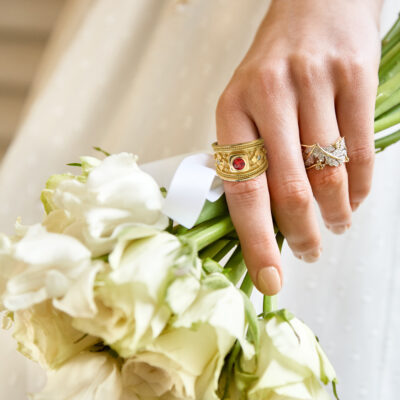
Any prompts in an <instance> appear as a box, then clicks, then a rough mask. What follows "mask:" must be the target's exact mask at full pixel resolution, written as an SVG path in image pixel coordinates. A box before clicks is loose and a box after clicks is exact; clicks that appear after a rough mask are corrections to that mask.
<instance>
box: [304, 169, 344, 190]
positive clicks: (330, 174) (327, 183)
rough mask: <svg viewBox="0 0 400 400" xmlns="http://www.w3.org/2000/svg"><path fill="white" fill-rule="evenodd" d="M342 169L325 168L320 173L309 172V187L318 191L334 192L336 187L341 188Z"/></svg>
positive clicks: (342, 179)
mask: <svg viewBox="0 0 400 400" xmlns="http://www.w3.org/2000/svg"><path fill="white" fill-rule="evenodd" d="M343 168H344V166H343V165H342V166H340V167H326V168H324V169H323V170H320V171H310V172H311V174H312V176H310V181H311V185H312V186H313V187H314V188H317V189H318V190H324V191H327V190H330V191H333V190H336V189H337V187H339V186H341V185H342V184H343V182H344V177H343Z"/></svg>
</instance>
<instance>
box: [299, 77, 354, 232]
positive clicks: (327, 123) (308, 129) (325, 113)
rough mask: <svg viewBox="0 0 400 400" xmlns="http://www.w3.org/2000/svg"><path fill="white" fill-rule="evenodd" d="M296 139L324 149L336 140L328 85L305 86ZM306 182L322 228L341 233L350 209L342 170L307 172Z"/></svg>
mask: <svg viewBox="0 0 400 400" xmlns="http://www.w3.org/2000/svg"><path fill="white" fill-rule="evenodd" d="M299 125H300V137H301V141H302V143H303V144H307V145H312V144H314V143H319V144H320V145H321V146H328V145H331V144H333V143H335V142H336V140H337V139H338V138H339V137H340V132H339V127H338V124H337V120H336V112H335V102H334V93H333V90H332V89H331V88H330V87H329V86H328V85H322V84H321V85H318V87H316V86H309V87H308V88H307V89H306V90H303V91H302V93H301V101H300V104H299ZM307 172H308V179H309V181H310V183H311V187H312V190H313V193H314V197H315V199H316V200H317V202H318V205H319V207H320V210H321V215H322V217H323V219H324V221H325V224H326V226H327V227H328V228H329V229H330V230H331V231H332V232H334V233H338V234H339V233H343V232H345V231H346V230H347V229H348V228H349V227H350V226H351V207H350V201H349V192H348V180H347V172H346V167H345V166H344V165H341V166H339V167H330V166H326V167H325V168H323V169H320V170H317V169H315V168H311V169H308V170H307Z"/></svg>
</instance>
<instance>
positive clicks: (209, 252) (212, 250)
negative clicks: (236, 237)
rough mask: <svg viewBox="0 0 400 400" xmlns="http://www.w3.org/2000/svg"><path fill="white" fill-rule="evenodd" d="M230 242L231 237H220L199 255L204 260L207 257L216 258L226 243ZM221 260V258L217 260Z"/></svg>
mask: <svg viewBox="0 0 400 400" xmlns="http://www.w3.org/2000/svg"><path fill="white" fill-rule="evenodd" d="M229 243H230V240H229V239H219V240H217V241H216V242H214V243H212V244H210V245H209V246H207V247H206V248H205V249H203V250H202V251H201V252H200V253H199V257H200V258H201V259H202V260H204V259H206V258H208V257H209V258H214V257H215V256H216V255H217V254H218V253H219V252H220V251H221V250H223V249H224V247H225V246H226V245H228V244H229ZM216 261H219V260H216Z"/></svg>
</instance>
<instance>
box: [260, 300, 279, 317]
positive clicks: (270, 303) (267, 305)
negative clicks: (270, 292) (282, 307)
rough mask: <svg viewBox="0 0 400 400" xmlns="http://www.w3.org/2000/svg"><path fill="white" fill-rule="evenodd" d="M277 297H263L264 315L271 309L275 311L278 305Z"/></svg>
mask: <svg viewBox="0 0 400 400" xmlns="http://www.w3.org/2000/svg"><path fill="white" fill-rule="evenodd" d="M277 305H278V303H277V298H276V296H264V297H263V315H264V316H265V315H267V314H268V313H270V312H271V311H275V310H276V309H277V308H278V307H277Z"/></svg>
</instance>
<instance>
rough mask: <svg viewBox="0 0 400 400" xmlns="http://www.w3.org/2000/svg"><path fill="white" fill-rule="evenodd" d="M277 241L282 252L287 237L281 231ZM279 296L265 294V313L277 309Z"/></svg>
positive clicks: (278, 233)
mask: <svg viewBox="0 0 400 400" xmlns="http://www.w3.org/2000/svg"><path fill="white" fill-rule="evenodd" d="M275 239H276V243H277V245H278V248H279V251H280V252H282V246H283V242H284V241H285V237H284V236H283V235H282V233H281V232H280V231H278V232H277V234H276V236H275ZM277 304H278V302H277V297H276V296H266V295H264V296H263V314H264V315H267V314H268V313H269V312H271V311H274V310H276V308H277Z"/></svg>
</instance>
